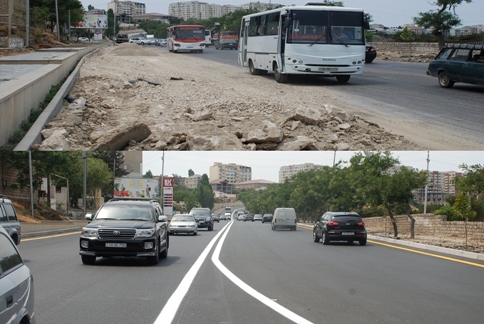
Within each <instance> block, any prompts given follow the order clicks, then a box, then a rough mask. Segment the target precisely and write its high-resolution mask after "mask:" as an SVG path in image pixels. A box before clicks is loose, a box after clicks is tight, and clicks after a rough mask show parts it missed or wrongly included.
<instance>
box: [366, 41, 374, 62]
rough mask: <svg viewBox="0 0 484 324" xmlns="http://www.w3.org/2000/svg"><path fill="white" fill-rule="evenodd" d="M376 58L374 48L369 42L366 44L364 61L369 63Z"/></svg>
mask: <svg viewBox="0 0 484 324" xmlns="http://www.w3.org/2000/svg"><path fill="white" fill-rule="evenodd" d="M375 58H376V48H375V46H372V45H370V44H366V52H365V63H371V62H373V60H374V59H375Z"/></svg>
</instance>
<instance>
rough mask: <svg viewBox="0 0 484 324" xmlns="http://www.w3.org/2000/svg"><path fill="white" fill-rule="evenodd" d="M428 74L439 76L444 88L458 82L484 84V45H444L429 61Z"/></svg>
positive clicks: (440, 83)
mask: <svg viewBox="0 0 484 324" xmlns="http://www.w3.org/2000/svg"><path fill="white" fill-rule="evenodd" d="M427 75H430V76H433V77H437V79H438V82H439V85H440V86H441V87H442V88H451V87H452V86H453V85H454V83H456V82H463V83H470V84H477V85H484V45H466V44H456V45H451V46H446V47H444V48H443V49H442V50H441V51H440V52H439V54H438V55H437V56H436V57H435V59H434V60H432V61H431V62H430V63H429V66H428V70H427Z"/></svg>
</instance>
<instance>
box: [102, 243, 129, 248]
mask: <svg viewBox="0 0 484 324" xmlns="http://www.w3.org/2000/svg"><path fill="white" fill-rule="evenodd" d="M106 247H113V248H125V247H126V243H106Z"/></svg>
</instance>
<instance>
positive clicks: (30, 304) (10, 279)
mask: <svg viewBox="0 0 484 324" xmlns="http://www.w3.org/2000/svg"><path fill="white" fill-rule="evenodd" d="M0 323H31V324H35V312H34V281H33V279H32V274H31V273H30V269H29V268H28V267H27V266H26V265H25V264H24V262H23V260H22V257H21V256H20V253H19V251H18V250H17V247H16V246H15V243H14V242H13V241H12V239H11V238H10V236H9V235H8V234H7V232H6V231H5V230H4V229H3V227H1V226H0Z"/></svg>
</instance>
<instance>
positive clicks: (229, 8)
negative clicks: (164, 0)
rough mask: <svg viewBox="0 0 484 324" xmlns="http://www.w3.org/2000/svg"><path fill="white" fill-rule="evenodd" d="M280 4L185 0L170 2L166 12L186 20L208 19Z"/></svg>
mask: <svg viewBox="0 0 484 324" xmlns="http://www.w3.org/2000/svg"><path fill="white" fill-rule="evenodd" d="M277 6H280V4H277V3H273V4H271V3H261V2H249V3H247V4H244V5H241V6H235V5H230V4H227V5H217V4H210V3H207V2H200V1H185V2H172V3H170V4H169V5H168V14H169V15H170V16H175V17H179V18H183V19H184V20H187V19H189V18H195V19H209V18H216V17H222V16H224V15H226V14H228V13H231V12H234V11H236V10H242V9H256V10H259V11H264V10H267V9H270V8H275V7H277Z"/></svg>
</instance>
